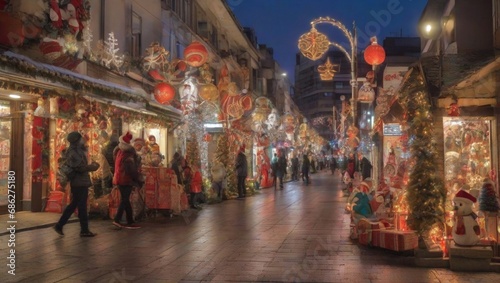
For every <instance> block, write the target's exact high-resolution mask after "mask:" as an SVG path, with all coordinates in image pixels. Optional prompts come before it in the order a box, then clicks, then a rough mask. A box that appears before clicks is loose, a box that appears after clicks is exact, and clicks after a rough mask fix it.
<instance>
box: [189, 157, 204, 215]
mask: <svg viewBox="0 0 500 283" xmlns="http://www.w3.org/2000/svg"><path fill="white" fill-rule="evenodd" d="M191 169H192V171H191V176H192V178H191V207H192V208H195V209H201V206H200V199H201V194H203V191H202V184H203V180H202V178H201V172H200V170H199V168H198V166H197V165H193V166H192V167H191Z"/></svg>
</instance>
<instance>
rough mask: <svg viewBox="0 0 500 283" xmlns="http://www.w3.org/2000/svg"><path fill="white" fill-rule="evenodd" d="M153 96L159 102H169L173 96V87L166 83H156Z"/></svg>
mask: <svg viewBox="0 0 500 283" xmlns="http://www.w3.org/2000/svg"><path fill="white" fill-rule="evenodd" d="M154 96H155V99H156V101H158V102H159V103H160V104H170V101H172V99H174V97H175V88H174V87H173V86H172V85H170V84H168V83H164V82H161V83H158V84H157V85H156V86H155V90H154Z"/></svg>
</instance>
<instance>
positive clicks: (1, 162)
mask: <svg viewBox="0 0 500 283" xmlns="http://www.w3.org/2000/svg"><path fill="white" fill-rule="evenodd" d="M8 116H10V102H9V101H3V100H0V206H5V205H7V187H8V186H7V177H8V171H9V164H10V134H11V121H10V118H9V117H8Z"/></svg>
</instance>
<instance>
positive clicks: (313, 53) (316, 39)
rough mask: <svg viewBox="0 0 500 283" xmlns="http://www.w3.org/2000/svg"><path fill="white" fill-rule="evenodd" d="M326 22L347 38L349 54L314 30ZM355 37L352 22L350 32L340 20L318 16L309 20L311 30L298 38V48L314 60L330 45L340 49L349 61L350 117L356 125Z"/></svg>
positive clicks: (354, 28)
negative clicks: (351, 30)
mask: <svg viewBox="0 0 500 283" xmlns="http://www.w3.org/2000/svg"><path fill="white" fill-rule="evenodd" d="M322 23H327V24H331V25H333V26H334V27H337V28H338V29H340V30H341V31H342V33H343V34H344V35H345V36H346V37H347V39H348V40H349V45H350V48H351V50H350V51H351V54H349V52H347V50H346V49H345V48H344V47H343V46H342V45H340V44H338V43H335V42H330V41H329V40H328V37H327V36H326V35H324V34H322V33H320V32H318V31H317V30H316V25H317V24H322ZM357 44H358V43H357V39H356V26H355V24H354V23H353V32H352V33H351V32H350V31H349V30H348V29H347V28H346V27H345V26H344V25H343V24H342V23H341V22H339V21H337V20H335V19H332V18H330V17H320V18H317V19H315V20H313V21H311V30H310V31H309V32H307V33H305V34H303V35H301V36H300V38H299V50H300V52H301V53H302V55H304V56H305V57H306V58H308V59H310V60H313V61H316V60H318V59H319V58H321V57H323V55H324V54H325V53H326V52H327V51H328V49H329V47H330V46H335V47H337V48H338V49H340V51H342V52H343V53H344V54H345V55H346V57H347V59H348V60H349V62H350V63H351V82H350V83H351V87H352V99H351V102H352V111H351V114H352V118H353V125H354V126H357V121H356V109H357V99H358V82H357V79H358V78H357V61H358V60H357V59H358V57H357Z"/></svg>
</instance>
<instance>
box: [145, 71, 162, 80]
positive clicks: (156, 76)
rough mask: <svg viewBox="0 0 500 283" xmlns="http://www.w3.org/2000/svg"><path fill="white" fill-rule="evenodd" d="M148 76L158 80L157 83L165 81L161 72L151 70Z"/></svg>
mask: <svg viewBox="0 0 500 283" xmlns="http://www.w3.org/2000/svg"><path fill="white" fill-rule="evenodd" d="M148 74H149V75H150V76H151V77H152V78H153V79H154V80H157V81H165V80H166V79H165V77H164V76H163V75H162V74H160V72H158V70H151V71H149V72H148Z"/></svg>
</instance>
